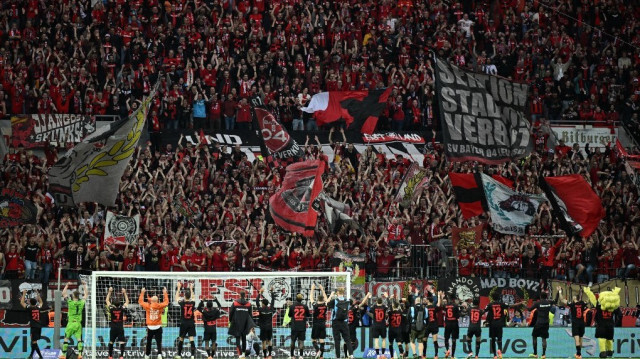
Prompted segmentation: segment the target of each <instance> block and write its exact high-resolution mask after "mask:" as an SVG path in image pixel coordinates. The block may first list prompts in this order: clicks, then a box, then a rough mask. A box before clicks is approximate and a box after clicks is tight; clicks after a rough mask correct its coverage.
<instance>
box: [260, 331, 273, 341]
mask: <svg viewBox="0 0 640 359" xmlns="http://www.w3.org/2000/svg"><path fill="white" fill-rule="evenodd" d="M271 339H273V328H260V340H261V341H263V342H264V341H265V340H271Z"/></svg>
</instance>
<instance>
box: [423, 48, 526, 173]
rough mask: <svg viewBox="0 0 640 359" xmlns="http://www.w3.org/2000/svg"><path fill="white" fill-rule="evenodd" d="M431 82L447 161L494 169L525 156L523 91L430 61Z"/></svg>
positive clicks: (521, 86)
mask: <svg viewBox="0 0 640 359" xmlns="http://www.w3.org/2000/svg"><path fill="white" fill-rule="evenodd" d="M435 78H436V92H437V93H438V102H439V104H440V111H441V112H440V113H441V114H442V116H441V120H442V128H443V134H442V135H443V142H444V145H445V153H446V154H447V157H448V158H449V159H450V160H452V161H469V160H470V161H479V162H483V163H487V164H497V163H502V162H505V161H509V160H515V159H517V158H520V157H524V156H527V155H528V154H529V153H531V150H532V148H533V144H532V143H531V141H530V137H531V136H530V134H529V130H530V128H531V124H530V122H529V120H528V119H527V116H526V111H527V106H526V104H527V93H528V90H529V86H528V85H526V84H519V83H514V82H511V81H509V80H507V79H504V78H501V77H497V76H490V75H486V74H480V73H473V72H469V71H465V70H462V69H460V68H458V67H457V66H454V65H452V64H450V63H448V62H447V61H446V60H442V59H437V61H436V66H435Z"/></svg>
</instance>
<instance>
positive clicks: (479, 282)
mask: <svg viewBox="0 0 640 359" xmlns="http://www.w3.org/2000/svg"><path fill="white" fill-rule="evenodd" d="M438 290H442V291H444V292H445V294H446V295H447V296H451V295H454V296H455V297H456V298H458V299H459V300H463V301H465V300H469V299H472V298H477V297H493V296H496V295H497V296H499V298H500V300H501V301H503V302H504V303H506V304H514V303H517V302H520V301H522V300H529V299H538V298H540V281H539V280H537V279H526V278H478V277H445V278H440V279H439V280H438Z"/></svg>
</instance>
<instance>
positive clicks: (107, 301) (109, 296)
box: [104, 287, 113, 308]
mask: <svg viewBox="0 0 640 359" xmlns="http://www.w3.org/2000/svg"><path fill="white" fill-rule="evenodd" d="M112 293H113V287H109V291H108V292H107V298H106V299H105V300H104V302H105V304H106V305H107V308H109V307H110V306H111V294H112Z"/></svg>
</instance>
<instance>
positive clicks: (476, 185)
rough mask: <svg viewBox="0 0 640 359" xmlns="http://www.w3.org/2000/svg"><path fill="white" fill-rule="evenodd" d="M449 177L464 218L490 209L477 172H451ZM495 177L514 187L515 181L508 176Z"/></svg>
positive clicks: (494, 177)
mask: <svg viewBox="0 0 640 359" xmlns="http://www.w3.org/2000/svg"><path fill="white" fill-rule="evenodd" d="M449 179H450V180H451V185H452V186H453V193H454V194H455V195H456V201H457V202H458V207H460V210H461V211H462V216H463V217H464V219H469V218H471V217H475V216H479V215H481V214H482V213H483V212H485V211H486V210H487V209H488V208H487V202H486V200H485V198H484V192H483V191H482V186H481V185H482V180H481V179H480V177H479V176H478V174H477V173H476V174H474V173H455V172H449ZM493 179H495V180H496V181H498V182H500V183H502V184H504V185H506V186H507V187H509V188H513V181H511V180H510V179H508V178H505V177H502V176H499V175H493Z"/></svg>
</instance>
